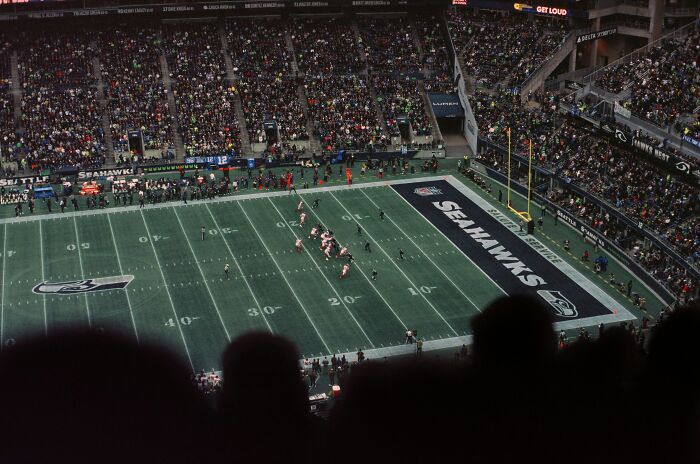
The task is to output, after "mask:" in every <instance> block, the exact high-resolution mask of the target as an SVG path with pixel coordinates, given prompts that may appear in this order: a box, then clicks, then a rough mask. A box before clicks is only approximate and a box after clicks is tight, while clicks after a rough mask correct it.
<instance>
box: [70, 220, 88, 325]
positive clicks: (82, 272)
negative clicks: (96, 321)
mask: <svg viewBox="0 0 700 464" xmlns="http://www.w3.org/2000/svg"><path fill="white" fill-rule="evenodd" d="M73 227H74V228H75V248H76V249H77V250H78V262H80V278H81V279H83V280H85V270H84V269H83V254H82V253H81V252H80V236H79V235H78V221H77V220H76V219H75V216H73ZM83 295H84V296H85V311H86V312H87V318H88V327H90V328H92V316H91V315H90V302H89V301H88V294H87V292H85V293H84V294H83Z"/></svg>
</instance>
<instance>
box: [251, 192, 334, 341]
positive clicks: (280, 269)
mask: <svg viewBox="0 0 700 464" xmlns="http://www.w3.org/2000/svg"><path fill="white" fill-rule="evenodd" d="M238 206H239V208H240V209H241V211H243V214H244V215H245V218H246V219H247V220H248V222H249V223H250V226H251V227H252V228H253V231H254V232H255V235H257V236H258V240H259V241H260V243H262V245H263V246H264V247H265V251H267V254H268V255H270V259H272V262H273V263H274V264H275V267H277V270H278V271H279V273H280V275H281V276H282V278H283V279H284V281H285V282H286V283H287V287H289V290H290V291H291V292H292V295H294V298H295V299H296V300H297V303H299V307H300V308H301V310H302V311H304V314H306V318H307V319H308V320H309V323H310V324H311V327H313V328H314V331H315V332H316V335H318V338H319V339H320V340H321V343H323V347H324V348H325V349H326V351H327V352H328V354H331V353H333V351H331V349H330V348H329V347H328V344H327V343H326V341H325V340H324V339H323V336H322V335H321V332H319V330H318V328H317V327H316V324H314V321H313V320H312V319H311V316H310V315H309V313H308V312H307V311H306V307H304V304H303V303H302V302H301V300H300V299H299V296H298V295H297V293H296V292H295V291H294V288H293V287H292V285H291V284H290V283H289V280H287V276H286V275H284V271H283V270H282V268H281V267H280V265H279V264H278V263H277V260H276V259H275V255H274V254H272V252H271V251H270V249H269V248H268V247H267V243H265V241H264V240H263V239H262V237H261V236H260V234H259V233H258V229H256V227H255V225H254V224H253V221H251V220H250V217H248V213H247V212H246V210H245V209H244V208H243V205H242V204H241V202H240V201H239V202H238Z"/></svg>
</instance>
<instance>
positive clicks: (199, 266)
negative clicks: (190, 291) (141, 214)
mask: <svg viewBox="0 0 700 464" xmlns="http://www.w3.org/2000/svg"><path fill="white" fill-rule="evenodd" d="M173 212H174V213H175V217H176V218H177V223H178V224H180V229H182V234H183V235H184V236H185V241H186V242H187V246H188V247H189V248H190V252H191V253H192V258H194V262H195V263H197V269H199V274H200V275H201V276H202V281H203V282H204V286H205V287H206V289H207V293H209V298H210V299H211V302H212V303H214V310H215V311H216V314H217V315H218V316H219V322H221V327H223V328H224V333H225V334H226V338H227V339H228V341H229V343H230V342H231V334H229V333H228V329H227V328H226V324H225V323H224V318H223V317H222V316H221V311H219V305H217V304H216V299H215V298H214V294H213V293H212V292H211V289H210V288H209V283H208V282H207V277H206V276H205V275H204V271H202V266H201V265H200V264H199V259H198V258H197V253H195V252H194V248H192V243H191V242H190V237H189V236H188V235H187V231H186V230H185V226H183V225H182V221H181V220H180V215H178V214H177V209H175V208H173ZM150 238H151V237H150V235H149V239H150Z"/></svg>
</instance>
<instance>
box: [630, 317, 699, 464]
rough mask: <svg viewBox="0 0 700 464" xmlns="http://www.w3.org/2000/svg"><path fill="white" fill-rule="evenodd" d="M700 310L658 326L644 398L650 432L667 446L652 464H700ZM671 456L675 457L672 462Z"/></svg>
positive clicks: (652, 455)
mask: <svg viewBox="0 0 700 464" xmlns="http://www.w3.org/2000/svg"><path fill="white" fill-rule="evenodd" d="M698 333H700V306H698V305H697V304H695V305H693V306H691V307H685V308H680V309H677V310H676V311H674V312H672V313H671V315H670V316H668V318H667V319H666V320H665V321H664V322H662V323H661V324H660V325H658V326H657V328H656V331H655V332H654V334H653V336H652V338H651V340H650V341H649V355H648V358H647V369H646V375H645V378H644V383H643V387H644V391H643V392H644V397H645V398H648V399H651V401H649V402H648V404H649V408H650V410H649V412H648V414H649V418H650V419H649V429H648V430H647V431H646V433H648V434H649V435H650V436H654V437H656V438H655V441H656V442H657V443H659V444H662V446H659V447H652V449H650V450H649V451H650V461H651V460H652V459H653V460H655V461H656V462H659V461H660V460H667V462H671V461H672V460H673V462H691V461H692V462H697V457H698V455H699V453H700V449H699V446H698V444H699V442H700V441H699V440H698V437H700V372H699V371H698V366H697V361H698V359H700V339H699V338H698ZM669 456H671V457H669Z"/></svg>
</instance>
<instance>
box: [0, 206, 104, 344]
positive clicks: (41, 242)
mask: <svg viewBox="0 0 700 464" xmlns="http://www.w3.org/2000/svg"><path fill="white" fill-rule="evenodd" d="M107 217H108V218H109V216H107ZM41 224H42V222H39V252H40V256H41V281H42V282H46V278H45V277H44V231H43V230H42V227H41ZM3 254H4V252H3ZM4 270H5V268H4V267H3V272H4ZM41 298H42V299H43V300H44V335H45V336H48V335H49V321H48V316H47V314H46V294H45V293H42V294H41Z"/></svg>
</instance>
